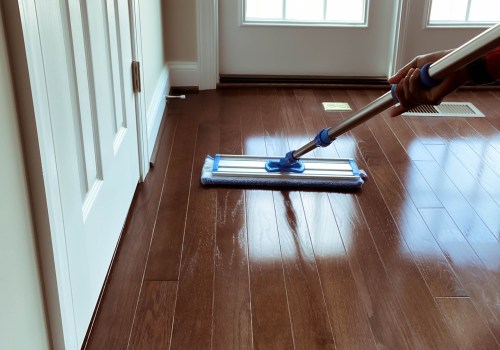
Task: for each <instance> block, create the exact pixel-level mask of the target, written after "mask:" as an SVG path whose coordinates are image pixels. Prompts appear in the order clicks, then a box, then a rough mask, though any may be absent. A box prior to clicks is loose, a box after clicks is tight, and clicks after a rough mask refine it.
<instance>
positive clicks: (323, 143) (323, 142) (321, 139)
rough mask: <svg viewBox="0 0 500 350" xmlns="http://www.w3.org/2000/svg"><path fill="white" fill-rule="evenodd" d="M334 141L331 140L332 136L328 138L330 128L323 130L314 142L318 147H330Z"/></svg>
mask: <svg viewBox="0 0 500 350" xmlns="http://www.w3.org/2000/svg"><path fill="white" fill-rule="evenodd" d="M333 141H334V139H330V136H328V128H326V129H323V130H321V131H320V132H319V133H318V135H316V137H315V138H314V142H316V146H318V147H327V146H330V144H331V143H332V142H333Z"/></svg>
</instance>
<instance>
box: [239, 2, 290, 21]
mask: <svg viewBox="0 0 500 350" xmlns="http://www.w3.org/2000/svg"><path fill="white" fill-rule="evenodd" d="M283 1H284V0H247V1H246V11H245V19H246V20H256V19H266V20H269V19H283Z"/></svg>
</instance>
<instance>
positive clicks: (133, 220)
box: [86, 88, 500, 350]
mask: <svg viewBox="0 0 500 350" xmlns="http://www.w3.org/2000/svg"><path fill="white" fill-rule="evenodd" d="M382 93H384V91H377V90H326V89H319V90H312V89H276V88H259V89H257V88H248V89H239V90H238V89H235V90H213V91H203V92H200V93H194V94H190V95H188V97H187V99H186V100H173V101H171V102H169V108H168V114H167V116H166V120H165V123H164V127H163V128H162V133H161V139H160V140H161V143H160V147H159V151H158V159H157V164H156V166H155V168H154V169H152V171H151V173H150V174H149V175H148V177H147V179H146V181H145V182H144V183H143V184H140V185H139V186H138V190H137V193H136V196H135V199H134V202H133V205H132V208H131V211H130V215H129V218H128V220H127V223H126V226H125V228H124V233H123V235H122V239H121V242H120V245H119V248H118V250H117V254H116V257H115V261H114V264H113V267H112V269H111V273H110V277H109V281H108V284H107V286H106V288H105V290H104V292H103V298H102V301H101V303H100V305H99V308H98V310H97V312H96V316H95V320H94V323H93V326H92V328H91V330H90V333H89V336H88V338H87V343H86V348H87V349H253V348H255V349H363V350H364V349H398V350H399V349H440V350H441V349H500V91H463V92H457V93H455V94H453V95H451V96H449V97H448V98H447V100H449V101H469V102H473V103H474V104H475V105H476V106H477V107H478V108H479V109H480V110H481V111H482V112H483V113H484V114H485V115H486V117H485V118H449V117H439V118H436V117H433V118H429V117H427V118H424V117H399V118H390V117H389V116H388V115H387V114H386V113H382V114H381V115H379V116H376V117H375V118H372V119H370V120H369V121H368V122H366V123H365V124H362V125H360V126H358V127H357V128H355V129H353V130H352V131H351V132H350V133H348V134H346V135H342V136H341V137H339V138H338V139H337V140H336V141H335V142H334V143H333V144H332V145H331V146H330V147H327V148H323V149H318V150H315V151H314V155H315V156H318V157H352V158H354V159H355V160H356V163H357V164H358V166H359V167H360V168H361V169H364V170H365V171H366V172H367V174H368V176H369V179H368V180H367V182H366V183H365V184H364V185H363V188H362V190H360V191H359V192H356V193H341V192H321V191H296V190H293V191H292V190H290V191H287V190H270V189H251V190H250V189H242V188H222V187H219V188H217V187H211V188H204V187H203V186H201V184H200V175H201V167H202V165H203V161H204V158H205V156H206V155H207V154H211V155H213V154H215V153H228V154H252V155H277V156H283V155H284V154H285V153H286V152H287V151H289V150H290V149H295V148H297V147H300V146H302V145H303V144H304V143H306V142H308V141H309V140H310V139H311V138H313V137H314V135H315V134H316V133H317V132H318V131H319V130H321V129H322V128H324V127H326V126H333V125H335V124H336V123H338V122H340V121H341V120H343V119H345V118H346V117H347V116H349V115H350V114H351V112H349V113H347V112H341V113H340V112H328V113H327V112H324V111H323V110H322V107H321V102H324V101H337V102H348V103H349V104H350V105H351V106H352V107H353V109H354V110H356V109H359V108H361V107H363V106H364V105H366V104H367V103H369V102H370V101H372V100H373V99H375V98H376V97H378V96H380V95H381V94H382Z"/></svg>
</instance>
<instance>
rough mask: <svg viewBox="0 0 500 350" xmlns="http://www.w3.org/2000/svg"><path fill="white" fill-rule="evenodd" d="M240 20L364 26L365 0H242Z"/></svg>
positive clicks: (247, 21)
mask: <svg viewBox="0 0 500 350" xmlns="http://www.w3.org/2000/svg"><path fill="white" fill-rule="evenodd" d="M243 5H244V6H243V9H244V10H243V11H244V12H243V18H244V23H252V24H258V23H265V24H270V23H272V24H313V25H314V24H317V25H324V24H326V25H338V24H340V25H366V17H367V16H366V13H367V7H368V6H367V0H243Z"/></svg>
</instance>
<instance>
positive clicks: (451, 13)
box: [429, 0, 467, 23]
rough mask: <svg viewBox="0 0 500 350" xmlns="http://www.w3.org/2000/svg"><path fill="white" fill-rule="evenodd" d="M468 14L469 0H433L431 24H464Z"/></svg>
mask: <svg viewBox="0 0 500 350" xmlns="http://www.w3.org/2000/svg"><path fill="white" fill-rule="evenodd" d="M466 13H467V0H432V6H431V14H430V21H429V22H430V23H433V22H448V21H459V22H464V21H465V16H466Z"/></svg>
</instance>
